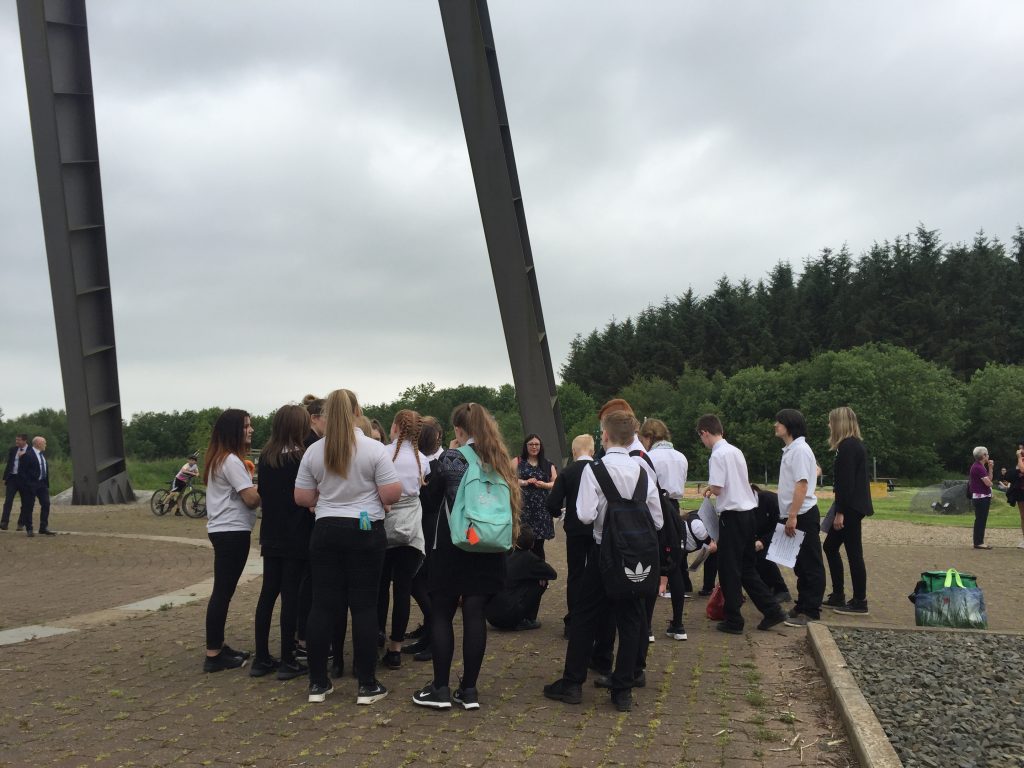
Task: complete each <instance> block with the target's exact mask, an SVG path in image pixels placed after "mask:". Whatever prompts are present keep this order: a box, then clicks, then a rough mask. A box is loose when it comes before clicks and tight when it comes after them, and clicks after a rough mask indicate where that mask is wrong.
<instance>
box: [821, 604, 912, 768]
mask: <svg viewBox="0 0 1024 768" xmlns="http://www.w3.org/2000/svg"><path fill="white" fill-rule="evenodd" d="M807 637H808V639H809V640H810V643H811V651H812V652H813V653H814V658H815V660H816V661H817V662H818V667H819V668H820V669H821V673H822V675H824V677H825V681H826V682H827V683H828V687H829V690H830V691H831V693H832V698H833V699H834V700H835V703H836V707H837V709H838V710H839V716H840V717H841V718H842V721H843V725H844V726H845V728H846V734H847V736H848V738H849V739H850V746H851V747H853V751H854V754H856V755H857V759H858V760H859V761H860V764H861V766H863V768H902V766H903V763H902V762H901V761H900V758H899V756H898V755H897V754H896V750H895V749H893V746H892V744H890V743H889V738H888V737H887V736H886V735H885V730H884V729H883V728H882V724H881V723H880V722H878V718H877V717H876V716H875V712H874V710H873V709H871V705H870V704H868V702H867V699H865V698H864V694H863V693H862V692H861V690H860V686H859V685H857V681H856V680H854V678H853V675H852V674H851V672H850V671H849V669H847V667H846V659H844V658H843V654H842V653H841V652H840V650H839V646H837V645H836V641H835V640H834V639H833V638H832V633H831V632H830V631H829V628H828V626H826V625H825V624H822V623H819V622H812V623H810V624H808V625H807Z"/></svg>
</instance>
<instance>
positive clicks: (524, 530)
mask: <svg viewBox="0 0 1024 768" xmlns="http://www.w3.org/2000/svg"><path fill="white" fill-rule="evenodd" d="M536 540H537V535H536V534H535V533H534V532H533V529H532V528H531V527H530V526H528V525H522V526H520V527H519V538H518V539H516V548H517V549H533V544H534V542H535V541H536Z"/></svg>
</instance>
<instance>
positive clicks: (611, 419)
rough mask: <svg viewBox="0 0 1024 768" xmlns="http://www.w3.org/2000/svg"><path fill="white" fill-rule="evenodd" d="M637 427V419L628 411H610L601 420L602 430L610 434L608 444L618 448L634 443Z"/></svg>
mask: <svg viewBox="0 0 1024 768" xmlns="http://www.w3.org/2000/svg"><path fill="white" fill-rule="evenodd" d="M637 426H638V424H637V421H636V417H635V416H633V414H632V413H629V412H628V411H610V412H609V413H606V414H605V415H604V418H603V419H601V429H603V430H604V431H605V432H607V433H608V442H610V443H612V444H613V445H618V446H628V445H629V444H630V443H632V442H633V436H634V435H636V428H637Z"/></svg>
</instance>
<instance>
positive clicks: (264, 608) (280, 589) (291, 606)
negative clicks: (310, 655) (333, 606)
mask: <svg viewBox="0 0 1024 768" xmlns="http://www.w3.org/2000/svg"><path fill="white" fill-rule="evenodd" d="M305 570H306V560H305V559H299V558H292V557H277V556H274V555H264V556H263V588H262V589H261V590H260V599H259V601H258V602H257V603H256V658H257V659H267V658H269V657H270V624H271V621H272V619H273V617H274V603H275V602H277V596H278V595H281V661H284V662H291V661H294V660H295V625H296V618H297V617H298V601H299V582H300V581H301V579H302V574H303V573H304V572H305Z"/></svg>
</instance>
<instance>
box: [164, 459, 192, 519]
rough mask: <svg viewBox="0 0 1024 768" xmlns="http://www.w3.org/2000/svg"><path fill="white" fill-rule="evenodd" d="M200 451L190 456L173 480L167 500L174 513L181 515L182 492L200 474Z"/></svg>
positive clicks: (167, 504) (168, 506)
mask: <svg viewBox="0 0 1024 768" xmlns="http://www.w3.org/2000/svg"><path fill="white" fill-rule="evenodd" d="M198 461H199V452H198V451H197V452H195V453H193V454H192V455H191V456H189V457H188V461H186V462H185V464H184V465H183V466H182V468H181V469H179V470H178V474H176V475H175V476H174V479H173V480H171V492H170V493H169V494H168V495H167V501H166V502H165V504H166V506H167V508H168V509H171V508H173V509H174V514H175V515H176V516H178V517H181V509H180V508H179V506H180V502H181V492H182V491H184V490H185V489H186V488H188V486H189V484H190V483H191V482H192V480H194V479H195V478H196V477H197V476H198V475H199V466H198Z"/></svg>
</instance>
